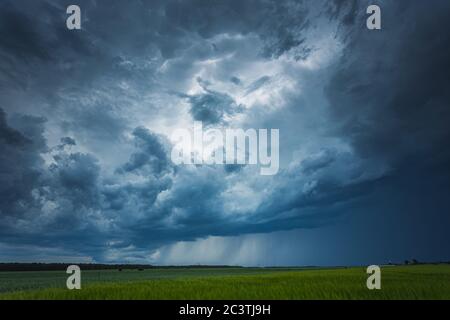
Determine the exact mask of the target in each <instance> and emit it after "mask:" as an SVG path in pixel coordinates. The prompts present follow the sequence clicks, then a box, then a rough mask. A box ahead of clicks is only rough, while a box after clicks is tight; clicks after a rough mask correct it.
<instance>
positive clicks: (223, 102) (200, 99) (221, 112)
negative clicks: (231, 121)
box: [188, 88, 243, 125]
mask: <svg viewBox="0 0 450 320" xmlns="http://www.w3.org/2000/svg"><path fill="white" fill-rule="evenodd" d="M203 89H204V91H205V93H203V94H197V95H193V96H188V100H189V103H190V104H191V108H190V113H191V115H192V118H194V119H195V120H197V121H202V122H203V123H204V124H205V125H209V124H218V123H222V122H226V117H227V116H231V115H234V114H236V113H240V112H242V111H243V106H242V105H238V104H237V103H236V102H235V101H234V100H233V98H232V97H230V96H229V95H227V94H225V93H220V92H217V91H213V90H210V89H207V88H203Z"/></svg>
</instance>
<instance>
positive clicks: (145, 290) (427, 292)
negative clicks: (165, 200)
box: [0, 265, 450, 300]
mask: <svg viewBox="0 0 450 320" xmlns="http://www.w3.org/2000/svg"><path fill="white" fill-rule="evenodd" d="M5 279H7V281H6V282H5V281H4V280H5ZM8 279H9V280H8ZM14 279H16V280H17V279H22V280H21V281H23V283H27V281H26V280H28V281H31V282H33V281H35V284H34V286H35V288H34V289H31V290H24V289H23V284H21V283H18V284H14ZM366 279H367V274H366V273H365V269H364V268H361V267H360V268H342V269H309V270H306V269H258V268H237V269H150V270H145V271H134V270H128V271H122V272H118V271H114V270H110V271H85V272H83V273H82V289H81V290H67V289H65V280H66V274H65V273H57V272H47V273H44V272H36V273H34V272H8V273H0V288H3V285H4V283H6V287H5V288H9V289H7V290H6V289H3V290H4V292H3V293H1V294H0V299H194V300H195V299H231V300H233V299H246V300H253V299H254V300H259V299H268V300H272V299H274V300H278V299H450V265H418V266H398V267H384V268H382V280H381V283H382V289H381V290H368V289H367V288H366ZM19 282H20V281H19ZM31 282H28V283H31ZM31 287H33V285H31ZM37 288H39V289H37Z"/></svg>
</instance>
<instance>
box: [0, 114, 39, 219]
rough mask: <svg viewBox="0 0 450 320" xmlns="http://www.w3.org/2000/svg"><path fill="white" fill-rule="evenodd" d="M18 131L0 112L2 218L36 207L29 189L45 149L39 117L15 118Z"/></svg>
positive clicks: (36, 180) (31, 186) (20, 213)
mask: <svg viewBox="0 0 450 320" xmlns="http://www.w3.org/2000/svg"><path fill="white" fill-rule="evenodd" d="M14 122H15V123H16V125H17V126H19V127H22V128H25V130H24V131H18V130H17V129H15V128H12V127H11V126H10V125H9V124H8V122H7V119H6V114H5V112H4V111H3V110H2V109H0V149H1V150H2V152H1V155H0V170H1V171H0V173H1V174H0V175H1V184H0V195H1V197H0V198H1V201H0V212H1V215H2V216H5V215H6V216H9V215H22V214H24V213H25V212H27V211H28V210H32V209H33V208H34V206H36V205H37V203H36V200H35V199H34V197H33V195H32V191H33V188H34V187H35V186H36V185H37V184H38V183H39V181H40V178H41V171H40V167H41V166H42V159H41V158H40V156H39V153H40V152H44V151H45V150H46V145H45V142H44V139H43V137H42V132H43V130H44V127H43V124H44V122H45V120H44V119H42V118H36V117H29V116H17V117H16V119H15V121H14Z"/></svg>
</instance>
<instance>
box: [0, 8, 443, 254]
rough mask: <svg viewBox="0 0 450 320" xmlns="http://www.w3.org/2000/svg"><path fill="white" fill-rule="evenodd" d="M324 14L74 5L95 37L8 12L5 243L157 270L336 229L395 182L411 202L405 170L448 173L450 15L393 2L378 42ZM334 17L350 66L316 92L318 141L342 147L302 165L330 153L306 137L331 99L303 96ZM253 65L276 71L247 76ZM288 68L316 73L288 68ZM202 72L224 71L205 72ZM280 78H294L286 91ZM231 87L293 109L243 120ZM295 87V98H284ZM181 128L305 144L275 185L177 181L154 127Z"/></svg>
mask: <svg viewBox="0 0 450 320" xmlns="http://www.w3.org/2000/svg"><path fill="white" fill-rule="evenodd" d="M312 3H313V4H312ZM314 3H316V2H308V1H252V0H250V1H226V2H212V1H200V0H199V1H182V2H179V1H159V2H158V1H148V2H143V1H132V2H124V1H108V2H105V3H102V2H100V1H79V5H80V6H81V7H82V12H83V21H82V26H83V27H82V30H80V31H76V32H69V31H68V30H67V29H66V28H65V17H66V15H65V7H66V5H68V4H69V2H68V1H62V2H60V1H39V2H37V1H14V2H12V1H6V2H3V3H2V4H1V5H0V8H1V11H0V12H1V13H0V36H1V39H2V41H1V42H0V56H1V57H2V62H0V96H1V97H2V103H3V104H4V106H2V107H3V108H4V110H5V111H3V110H2V111H1V112H0V146H1V150H2V153H1V155H0V170H1V171H0V180H1V184H0V185H1V187H0V195H1V201H0V211H1V212H0V234H1V235H2V236H0V242H7V243H8V244H9V245H15V244H17V245H21V246H26V245H30V244H33V245H37V246H42V247H45V248H47V249H46V250H48V248H52V246H53V247H55V248H56V247H58V248H64V250H66V251H67V252H68V254H70V255H72V256H74V255H75V256H89V257H93V258H94V259H97V260H103V261H124V260H126V261H146V259H147V258H148V255H147V253H148V252H149V251H150V250H152V249H155V248H157V247H158V246H161V245H164V244H167V243H171V242H174V241H180V240H194V239H197V238H201V237H205V236H209V235H228V236H233V235H240V234H246V233H255V232H273V231H276V230H287V229H293V228H316V227H320V226H323V225H325V224H329V223H334V222H335V221H336V220H338V219H340V217H342V216H343V214H344V213H347V212H351V211H353V210H354V209H355V208H356V207H357V205H356V204H355V203H357V204H358V205H359V207H360V208H361V207H364V206H363V205H361V201H364V199H367V198H368V197H371V196H372V195H373V194H377V193H378V194H384V193H382V192H380V191H379V189H383V188H384V187H385V184H390V183H392V185H403V186H404V184H403V183H400V182H399V181H404V180H403V179H405V177H406V176H408V175H411V174H412V171H411V170H412V169H411V167H412V166H411V167H408V166H402V165H403V164H405V163H407V162H411V161H412V160H415V162H419V160H421V159H424V158H427V162H423V163H422V164H423V165H424V166H425V167H424V169H423V170H424V171H426V172H427V173H428V172H429V175H430V176H429V177H428V180H427V181H431V182H430V185H432V182H433V181H435V179H434V178H435V177H434V176H433V175H436V176H437V175H439V172H442V171H439V170H436V171H433V170H428V167H427V166H428V164H429V163H433V164H434V163H437V162H439V161H440V163H441V165H442V163H448V160H449V158H448V151H446V149H447V148H445V147H443V146H445V143H446V141H447V140H448V136H449V130H448V123H449V118H450V115H449V109H448V108H447V107H448V101H449V100H450V97H449V92H450V90H448V89H449V88H448V86H449V78H448V70H449V69H450V66H449V61H448V56H449V54H450V43H449V41H448V37H443V36H442V28H443V26H445V25H446V23H447V22H446V21H447V18H448V13H449V12H450V7H449V5H448V4H447V3H446V2H444V1H440V2H436V5H435V6H434V7H433V8H431V7H430V6H429V5H427V4H425V3H408V4H390V3H384V2H383V30H382V31H376V32H371V31H368V30H366V29H365V27H364V23H365V20H364V18H365V10H364V6H363V4H361V3H359V2H357V1H341V0H335V1H333V2H327V3H326V4H324V5H323V6H322V4H321V5H318V7H315V5H316V4H314ZM70 4H72V3H70ZM311 12H313V13H311ZM423 12H429V13H430V14H422V13H423ZM311 14H312V15H311ZM324 17H325V19H326V21H328V22H330V23H337V25H339V28H338V29H337V31H336V30H333V31H334V32H336V34H332V35H331V38H334V39H340V40H342V43H340V44H342V46H343V51H342V55H341V56H339V54H341V52H339V53H338V54H336V55H337V57H336V61H332V62H330V64H331V65H329V66H326V67H324V69H321V70H319V71H317V73H320V77H319V78H313V77H311V78H305V79H313V80H315V81H316V83H319V82H320V83H326V97H325V98H327V102H328V103H329V108H327V109H322V104H325V103H323V101H322V100H321V101H319V102H317V101H316V100H314V99H312V101H313V102H314V103H312V104H313V107H314V108H313V109H314V110H313V112H311V113H313V114H314V116H315V117H317V118H319V119H321V122H315V123H314V124H312V125H311V126H313V130H314V133H315V132H316V131H324V132H325V133H324V136H326V138H330V140H333V139H335V140H338V141H339V142H342V144H345V148H343V147H342V148H341V144H337V145H336V146H335V145H332V146H327V145H323V146H322V145H319V146H317V148H316V149H315V150H314V151H309V150H308V153H307V154H306V155H304V156H302V158H301V159H300V160H299V161H297V156H296V154H295V151H297V149H298V148H299V147H301V145H299V144H302V143H303V142H304V143H305V144H307V143H311V144H314V143H319V144H320V143H322V142H323V141H324V140H317V141H318V142H316V141H315V139H316V137H315V135H314V134H311V137H309V136H306V137H303V136H302V135H303V133H304V132H305V131H301V130H303V129H304V128H303V126H304V127H307V125H308V123H306V122H307V121H305V122H300V120H301V119H300V118H303V117H304V118H306V119H308V118H307V117H308V116H309V115H308V114H307V113H308V112H309V111H310V110H309V109H307V104H308V99H306V98H303V96H302V94H304V95H309V94H311V95H314V94H317V95H322V92H319V93H316V92H315V91H314V88H313V85H314V83H313V84H308V83H306V84H304V85H303V83H302V82H301V80H303V78H302V77H303V76H305V75H306V77H308V76H309V75H310V74H314V73H315V72H316V69H314V64H313V63H311V61H310V60H309V58H311V56H313V55H314V54H315V53H317V52H318V50H319V49H321V48H318V47H314V46H313V45H311V41H310V39H309V40H308V35H309V33H308V32H310V31H311V32H317V33H319V34H320V33H321V32H324V33H326V32H328V30H325V31H323V30H322V29H321V27H323V25H320V27H317V26H315V22H314V21H315V20H314V19H322V18H324ZM411 21H414V24H412V25H411V24H410V23H411ZM411 26H414V27H411ZM317 33H313V34H312V35H309V38H313V39H314V38H315V36H316V35H317ZM325 39H328V38H325ZM327 44H328V42H327ZM315 45H316V46H320V45H321V43H320V42H319V44H315ZM330 50H331V49H329V48H328V47H326V48H325V49H324V50H323V51H325V53H328V51H330ZM291 58H292V59H291ZM319 58H321V57H320V55H319ZM257 59H260V60H258V61H259V62H264V63H265V62H273V63H277V62H280V61H281V62H280V64H279V65H276V66H275V67H274V66H273V64H272V65H270V64H266V65H262V66H261V65H255V66H252V68H253V69H251V70H250V71H249V72H248V73H247V77H245V72H244V71H245V68H246V64H252V63H253V62H254V61H253V60H257ZM290 59H291V60H294V61H295V63H299V64H301V63H304V64H305V65H307V66H308V68H309V69H308V68H304V69H296V68H298V65H297V64H293V65H294V66H295V68H292V70H287V69H288V68H289V67H287V68H284V69H283V67H282V65H283V64H285V63H288V61H290ZM205 61H206V63H205ZM208 63H209V64H210V65H213V66H214V67H213V68H211V70H212V71H211V70H210V69H208V70H206V69H207V68H206V67H204V69H205V70H206V71H205V70H203V69H202V68H203V66H205V65H208ZM220 63H223V65H220ZM199 65H200V67H199ZM280 65H281V66H280ZM264 66H269V67H267V70H265V69H264V70H260V69H261V68H264ZM311 66H312V67H311ZM271 68H273V69H274V70H272V69H271ZM269 69H270V70H269ZM167 70H169V71H170V72H169V71H167ZM201 72H204V73H201ZM280 73H286V74H289V76H291V77H290V78H287V80H286V79H284V78H283V81H281V82H278V81H279V79H280V75H279V74H280ZM297 73H298V74H297ZM243 74H244V75H243ZM200 75H201V77H200ZM282 75H283V74H282ZM293 78H294V79H297V80H298V79H300V80H298V82H296V81H293V80H292V79H293ZM180 79H182V80H183V81H181V80H180ZM299 84H302V85H303V86H302V85H299ZM227 85H230V86H231V87H232V88H233V90H234V89H235V90H241V91H242V95H241V98H243V99H244V100H245V99H249V100H251V99H255V100H258V99H259V100H264V99H266V96H268V97H269V98H267V99H269V100H270V99H272V100H270V101H275V104H278V103H280V101H283V103H284V101H287V102H286V105H287V106H286V107H284V109H282V108H280V110H276V109H275V108H277V107H279V106H278V105H274V106H270V107H274V109H275V110H272V109H270V108H266V107H265V106H263V107H262V109H258V108H255V109H256V110H249V109H246V108H245V107H247V106H244V105H243V104H241V102H240V101H239V99H237V98H235V95H233V93H234V92H230V91H229V90H228V89H227V88H228V87H227ZM297 85H298V87H297ZM308 85H310V87H308ZM193 86H199V87H200V91H198V90H197V91H193V92H194V93H192V91H190V90H191V89H192V88H193ZM289 86H294V87H295V88H294V90H293V91H295V92H294V93H292V92H289V93H287V94H285V91H283V90H285V89H286V88H285V87H289ZM304 87H305V88H306V90H303V89H304ZM196 89H197V88H196ZM275 89H276V90H275ZM309 89H311V90H309ZM320 90H321V88H320V89H318V91H320ZM231 91H232V90H231ZM297 91H298V92H297ZM310 91H311V92H312V93H311V92H310ZM161 92H166V93H167V92H169V94H167V96H169V97H167V96H163V95H162V94H161ZM171 92H183V93H182V94H180V93H178V94H170V93H171ZM273 92H276V94H273ZM259 93H261V95H262V96H263V97H262V98H261V97H260V96H258V94H259ZM252 95H254V96H252ZM162 96H163V97H162ZM165 99H167V100H165ZM171 99H172V100H171ZM324 100H326V99H324ZM238 101H239V102H238ZM245 103H247V102H245ZM259 103H260V102H256V103H255V105H258V104H259ZM183 104H184V105H186V106H187V109H186V110H184V109H183ZM280 104H282V103H280ZM269 109H270V110H269ZM324 110H325V111H324ZM183 112H185V114H186V115H187V118H189V119H187V120H189V121H190V120H198V121H202V122H203V123H204V124H205V125H208V126H211V127H214V126H226V125H228V124H232V121H233V119H234V118H233V117H235V116H237V115H238V116H247V117H248V119H249V120H247V121H248V123H246V124H247V125H250V126H258V127H278V124H281V125H280V126H279V127H280V129H281V132H288V133H292V136H293V137H286V140H290V141H288V142H292V141H293V142H292V144H288V143H286V144H282V146H283V147H284V146H286V145H287V147H286V148H285V149H284V150H283V152H285V154H284V155H286V159H288V160H286V161H291V160H292V161H291V162H290V163H288V165H286V166H284V167H282V168H281V170H280V173H279V174H278V175H277V176H275V177H273V178H270V179H269V178H264V177H260V176H258V175H257V174H255V173H254V172H252V171H251V170H252V168H251V167H249V166H225V167H215V166H184V167H174V166H173V165H172V163H171V161H170V153H169V151H170V147H171V146H170V143H169V142H168V140H167V137H165V136H164V135H163V134H161V133H160V131H161V130H160V131H158V129H161V128H158V125H161V123H163V124H168V125H169V126H170V125H172V123H171V122H170V121H168V118H167V117H166V118H163V117H162V116H161V115H163V114H164V113H168V114H169V116H170V117H172V118H173V119H174V122H175V120H177V117H182V116H183V115H184V113H183ZM160 116H161V118H162V120H161V122H160V123H159V122H158V121H153V122H151V121H152V120H155V119H159V118H160ZM170 117H169V118H170ZM286 118H288V119H286ZM279 119H282V120H283V121H285V122H282V121H280V120H279ZM305 123H306V124H305ZM316 123H320V126H316V127H314V126H315V125H316ZM283 124H286V125H283ZM153 126H155V128H154V130H153ZM309 138H310V139H311V141H309V140H308V139H309ZM301 139H304V140H301ZM297 140H298V141H297ZM299 141H300V142H299ZM333 141H334V140H333ZM282 143H285V141H284V140H283V141H282ZM295 143H296V144H295ZM296 161H297V162H296ZM399 167H401V168H399ZM444 167H445V166H444ZM400 169H401V170H400ZM442 170H444V169H442ZM388 174H389V178H386V175H388ZM399 176H401V177H400V178H398V177H399ZM396 178H398V180H396ZM389 179H392V180H389ZM392 181H394V182H395V183H394V182H392ZM436 181H437V180H436ZM439 183H440V185H441V186H442V185H443V184H444V183H443V182H442V181H441V180H439ZM394 189H395V188H394ZM444 189H445V188H443V190H444ZM380 202H381V201H380ZM399 207H401V206H399ZM442 208H443V211H445V210H444V209H445V208H444V207H442ZM436 216H438V214H436ZM0 245H1V243H0ZM8 248H9V246H8ZM8 250H10V249H8ZM50 251H51V250H50ZM8 252H9V251H8ZM27 252H28V251H27ZM55 252H57V254H58V255H60V254H61V252H60V251H59V250H56V251H55ZM0 258H1V257H0Z"/></svg>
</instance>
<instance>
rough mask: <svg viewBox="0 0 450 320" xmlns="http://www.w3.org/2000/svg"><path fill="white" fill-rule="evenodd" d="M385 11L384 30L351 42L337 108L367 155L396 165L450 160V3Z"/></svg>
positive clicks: (336, 82)
mask: <svg viewBox="0 0 450 320" xmlns="http://www.w3.org/2000/svg"><path fill="white" fill-rule="evenodd" d="M385 11H386V13H385V15H384V28H383V30H381V31H380V32H379V33H377V34H372V33H370V31H363V32H355V33H354V35H353V37H352V38H351V40H350V41H349V43H348V46H347V48H346V49H345V51H344V55H343V57H342V59H341V61H340V62H339V66H340V67H338V68H337V69H336V71H335V72H334V74H333V75H332V79H331V82H330V84H329V87H328V96H329V100H330V103H331V111H332V112H333V114H334V116H335V118H336V121H338V122H339V123H340V124H341V130H342V132H343V134H344V135H345V136H347V137H349V138H350V139H351V141H352V144H353V146H354V147H355V148H356V150H357V151H358V152H359V153H360V154H361V155H362V156H364V157H371V158H380V160H381V161H389V162H390V163H392V165H393V166H399V165H404V164H405V162H412V161H414V160H415V157H422V158H423V157H425V158H428V160H438V159H440V158H441V157H445V159H446V161H447V160H448V152H447V151H446V150H445V149H446V148H444V149H443V148H442V143H443V142H444V141H446V140H448V138H449V130H448V119H449V118H450V109H449V108H448V101H450V93H449V92H450V90H449V86H450V76H449V73H448V70H450V61H449V59H448V58H447V57H448V56H449V54H450V38H449V37H442V32H443V26H444V25H445V21H446V20H447V19H448V14H449V11H450V5H449V3H448V2H446V1H436V2H435V3H434V4H433V6H430V5H427V4H425V3H422V2H414V3H408V4H389V5H387V4H386V8H385ZM425 11H427V12H430V13H429V14H420V12H425ZM413 26H414V27H413ZM393 38H395V39H396V41H393ZM385 52H389V54H385ZM433 158H435V159H433ZM441 160H442V159H441Z"/></svg>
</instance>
